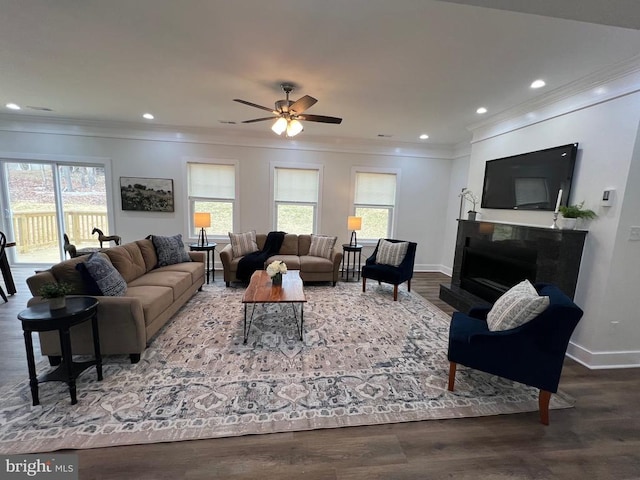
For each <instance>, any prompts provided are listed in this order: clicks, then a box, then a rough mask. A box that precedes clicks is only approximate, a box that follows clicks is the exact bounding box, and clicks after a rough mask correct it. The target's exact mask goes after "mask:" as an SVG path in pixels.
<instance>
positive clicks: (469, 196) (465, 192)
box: [458, 188, 480, 220]
mask: <svg viewBox="0 0 640 480" xmlns="http://www.w3.org/2000/svg"><path fill="white" fill-rule="evenodd" d="M458 196H459V197H461V198H462V199H464V200H467V201H469V202H471V203H472V204H473V208H472V209H471V210H469V211H468V212H467V215H468V216H467V218H468V219H469V220H475V219H476V217H477V215H478V212H477V211H476V205H477V204H478V202H479V201H480V199H479V198H478V197H477V196H476V195H475V194H474V193H473V192H472V191H471V190H469V189H468V188H463V189H462V192H461V193H460V195H458ZM461 210H462V209H461Z"/></svg>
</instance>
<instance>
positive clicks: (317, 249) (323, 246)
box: [309, 234, 338, 258]
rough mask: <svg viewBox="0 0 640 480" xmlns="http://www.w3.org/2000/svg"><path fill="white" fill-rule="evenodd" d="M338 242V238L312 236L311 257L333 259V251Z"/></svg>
mask: <svg viewBox="0 0 640 480" xmlns="http://www.w3.org/2000/svg"><path fill="white" fill-rule="evenodd" d="M337 240H338V237H330V236H328V235H313V234H311V245H310V246H309V255H311V256H312V257H322V258H331V251H332V250H333V246H334V245H335V244H336V241H337Z"/></svg>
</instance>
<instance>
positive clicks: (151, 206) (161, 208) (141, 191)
mask: <svg viewBox="0 0 640 480" xmlns="http://www.w3.org/2000/svg"><path fill="white" fill-rule="evenodd" d="M120 196H121V197H122V210H135V211H139V212H173V209H174V207H173V180H172V179H171V178H141V177H120Z"/></svg>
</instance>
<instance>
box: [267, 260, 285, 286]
mask: <svg viewBox="0 0 640 480" xmlns="http://www.w3.org/2000/svg"><path fill="white" fill-rule="evenodd" d="M285 273H287V264H286V263H284V262H283V261H281V260H274V261H273V262H271V263H270V264H269V265H268V266H267V274H268V275H269V276H270V277H271V281H272V282H273V283H274V284H276V285H279V284H281V283H282V275H284V274H285Z"/></svg>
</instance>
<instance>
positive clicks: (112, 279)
mask: <svg viewBox="0 0 640 480" xmlns="http://www.w3.org/2000/svg"><path fill="white" fill-rule="evenodd" d="M85 266H86V268H87V271H88V272H89V275H91V277H93V279H94V280H95V281H96V284H97V285H98V288H99V289H100V291H101V292H102V295H105V296H107V297H121V296H122V295H124V293H125V292H126V291H127V282H125V280H124V278H122V275H120V272H118V270H116V267H114V266H113V264H112V263H111V262H110V261H109V258H108V257H107V256H106V255H101V254H99V253H92V254H91V255H90V256H89V258H88V259H87V261H86V262H85Z"/></svg>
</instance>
